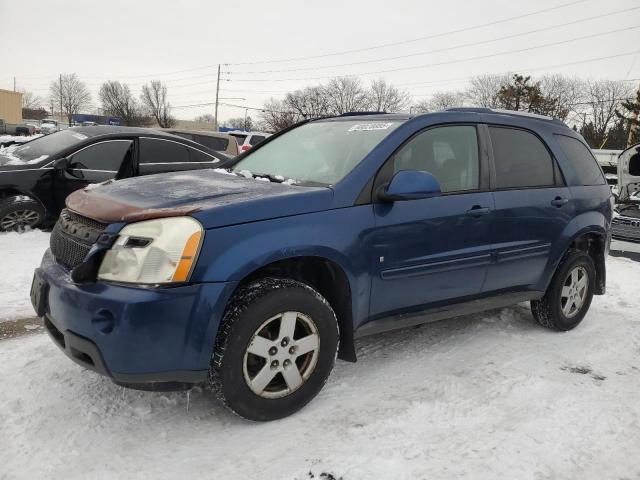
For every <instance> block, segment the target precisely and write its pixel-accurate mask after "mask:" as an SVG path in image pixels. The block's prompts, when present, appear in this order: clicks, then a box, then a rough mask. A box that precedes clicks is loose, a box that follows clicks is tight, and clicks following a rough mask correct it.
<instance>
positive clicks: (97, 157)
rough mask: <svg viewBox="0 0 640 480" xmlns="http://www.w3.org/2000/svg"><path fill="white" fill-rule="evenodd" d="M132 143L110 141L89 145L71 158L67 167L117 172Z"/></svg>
mask: <svg viewBox="0 0 640 480" xmlns="http://www.w3.org/2000/svg"><path fill="white" fill-rule="evenodd" d="M132 143H133V142H132V141H131V140H112V141H108V142H100V143H96V144H94V145H90V146H88V147H86V148H84V149H82V150H80V151H79V152H77V153H74V154H73V155H72V156H71V159H70V162H69V167H70V168H72V169H76V170H104V171H109V172H117V171H118V170H120V165H122V161H123V160H124V157H125V156H126V155H127V152H128V151H129V148H130V147H131V144H132Z"/></svg>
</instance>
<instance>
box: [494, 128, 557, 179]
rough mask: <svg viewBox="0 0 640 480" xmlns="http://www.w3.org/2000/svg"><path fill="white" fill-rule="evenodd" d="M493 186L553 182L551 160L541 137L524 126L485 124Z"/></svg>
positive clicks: (552, 164)
mask: <svg viewBox="0 0 640 480" xmlns="http://www.w3.org/2000/svg"><path fill="white" fill-rule="evenodd" d="M489 134H490V136H491V144H492V146H493V159H494V164H495V169H496V187H497V188H499V189H502V188H531V187H551V186H553V185H554V183H555V177H554V163H553V162H554V160H553V158H551V154H550V153H549V151H548V150H547V148H546V147H545V146H544V144H543V143H542V141H541V140H540V139H539V138H538V137H536V136H535V135H534V134H533V133H530V132H527V131H526V130H518V129H515V128H505V127H489Z"/></svg>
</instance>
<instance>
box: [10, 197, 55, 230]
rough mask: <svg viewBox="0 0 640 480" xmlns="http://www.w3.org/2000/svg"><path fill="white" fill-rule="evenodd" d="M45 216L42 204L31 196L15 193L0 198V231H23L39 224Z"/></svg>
mask: <svg viewBox="0 0 640 480" xmlns="http://www.w3.org/2000/svg"><path fill="white" fill-rule="evenodd" d="M44 217H45V211H44V208H42V205H40V203H39V202H38V201H36V200H34V199H33V198H31V197H27V196H25V195H15V196H12V197H7V198H4V199H2V200H0V231H2V232H7V231H18V232H20V231H24V230H26V229H27V228H35V227H37V226H39V225H40V224H41V223H42V221H43V220H44Z"/></svg>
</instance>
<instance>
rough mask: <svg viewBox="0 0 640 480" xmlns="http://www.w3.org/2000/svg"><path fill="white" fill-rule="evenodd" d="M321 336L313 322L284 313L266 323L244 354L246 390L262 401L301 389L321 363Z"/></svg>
mask: <svg viewBox="0 0 640 480" xmlns="http://www.w3.org/2000/svg"><path fill="white" fill-rule="evenodd" d="M319 351H320V335H319V333H318V328H317V327H316V324H315V323H314V322H313V320H312V319H311V318H310V317H309V316H307V315H305V314H303V313H300V312H290V311H288V312H283V313H280V314H278V315H276V316H274V317H271V318H269V319H268V320H267V321H265V322H264V323H263V324H262V325H260V327H258V329H257V330H256V332H255V333H254V335H253V337H252V339H251V341H250V342H249V345H248V346H247V349H246V351H245V354H244V361H243V373H244V379H245V382H246V383H247V386H248V387H249V388H250V389H251V391H252V392H253V393H255V394H256V395H258V396H260V397H263V398H281V397H284V396H287V395H289V394H291V393H293V392H294V391H296V390H297V389H298V388H300V387H301V386H302V385H303V384H304V383H305V382H306V381H307V379H308V378H309V377H310V376H311V374H312V373H313V370H314V369H315V367H316V363H317V362H318V353H319Z"/></svg>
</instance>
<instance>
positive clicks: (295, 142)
mask: <svg viewBox="0 0 640 480" xmlns="http://www.w3.org/2000/svg"><path fill="white" fill-rule="evenodd" d="M400 123H401V122H400V121H397V120H396V121H393V120H378V119H376V120H367V119H366V118H358V119H357V120H356V119H349V120H347V119H344V120H342V119H340V120H324V121H315V122H310V123H306V124H304V125H301V126H299V127H297V128H294V129H293V130H291V131H289V132H287V133H285V134H283V135H281V136H279V137H277V138H275V139H273V140H271V141H270V142H268V143H266V144H264V145H263V146H261V147H259V148H258V149H256V150H252V151H250V153H249V154H248V155H247V156H246V157H245V158H243V159H242V160H240V161H239V162H238V163H237V164H236V165H235V166H234V167H233V170H234V171H236V172H239V171H242V170H248V171H250V172H252V173H254V174H263V175H264V174H270V175H274V176H277V175H281V176H283V177H285V178H291V179H294V180H298V181H299V183H302V184H305V183H307V184H319V185H333V184H335V183H337V182H339V181H340V180H342V179H343V178H344V177H345V176H346V175H347V174H348V173H349V172H350V171H351V170H353V168H354V167H355V166H356V165H357V164H358V163H360V161H362V159H363V158H364V157H365V156H366V155H367V154H368V153H369V152H370V151H371V150H373V149H374V148H375V147H376V145H378V144H379V143H380V142H381V141H382V139H384V138H385V137H386V136H387V135H389V133H391V132H392V131H393V130H394V129H396V128H397V127H398V125H400Z"/></svg>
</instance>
